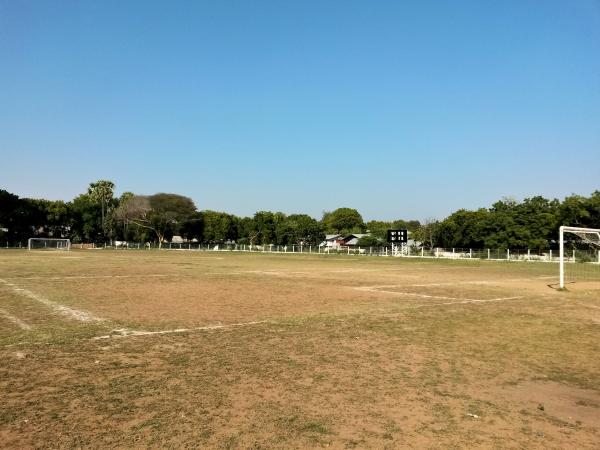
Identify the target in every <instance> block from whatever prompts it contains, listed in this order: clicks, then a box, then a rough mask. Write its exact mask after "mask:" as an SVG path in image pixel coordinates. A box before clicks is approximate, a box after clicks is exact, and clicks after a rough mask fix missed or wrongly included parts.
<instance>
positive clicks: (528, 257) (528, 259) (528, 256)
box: [527, 249, 531, 261]
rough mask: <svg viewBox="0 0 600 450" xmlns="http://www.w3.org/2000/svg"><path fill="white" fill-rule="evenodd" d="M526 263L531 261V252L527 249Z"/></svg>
mask: <svg viewBox="0 0 600 450" xmlns="http://www.w3.org/2000/svg"><path fill="white" fill-rule="evenodd" d="M527 261H531V250H530V249H527Z"/></svg>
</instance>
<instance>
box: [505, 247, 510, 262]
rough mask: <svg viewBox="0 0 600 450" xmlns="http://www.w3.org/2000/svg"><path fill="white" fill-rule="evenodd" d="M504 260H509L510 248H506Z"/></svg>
mask: <svg viewBox="0 0 600 450" xmlns="http://www.w3.org/2000/svg"><path fill="white" fill-rule="evenodd" d="M506 260H507V261H510V248H507V249H506Z"/></svg>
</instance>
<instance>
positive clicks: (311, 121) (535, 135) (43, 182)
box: [0, 0, 600, 219]
mask: <svg viewBox="0 0 600 450" xmlns="http://www.w3.org/2000/svg"><path fill="white" fill-rule="evenodd" d="M0 167H1V170H0V188H3V189H7V190H9V191H11V192H14V193H16V194H18V195H20V196H29V197H44V198H50V199H64V200H70V199H72V198H73V197H74V196H76V195H78V194H79V193H81V192H84V191H85V189H86V187H87V185H88V183H89V182H91V181H94V180H97V179H110V180H113V181H114V182H115V183H116V185H117V190H118V193H121V192H123V191H133V192H135V193H139V194H152V193H155V192H175V193H179V194H184V195H187V196H190V197H191V198H193V199H194V201H195V202H196V205H197V206H198V207H199V208H200V209H216V210H222V211H227V212H231V213H235V214H240V215H251V214H253V213H254V212H255V211H256V210H281V211H284V212H287V213H293V212H305V213H308V214H311V215H313V216H316V217H320V215H321V212H322V211H323V210H331V209H334V208H336V207H340V206H348V207H354V208H357V209H358V210H359V211H360V212H361V213H362V214H363V217H364V218H365V219H372V218H380V219H393V218H400V217H402V218H406V219H410V218H416V219H424V218H427V217H438V218H443V217H444V216H446V215H447V214H448V213H450V212H452V211H454V210H456V209H459V208H463V207H464V208H477V207H481V206H489V205H490V204H491V203H492V202H494V201H495V200H497V199H499V198H501V197H503V196H512V197H515V198H517V199H522V198H524V197H528V196H533V195H538V194H541V195H544V196H547V197H559V198H562V197H564V196H565V195H568V194H571V193H578V194H583V195H588V194H590V193H591V192H592V191H593V190H595V189H600V1H598V0H561V1H553V0H538V1H530V0H515V1H502V2H497V1H491V0H489V1H486V0H473V1H460V0H456V1H449V0H438V1H422V0H414V1H411V2H409V1H400V0H394V1H370V2H369V1H364V0H360V1H349V0H341V1H324V0H320V1H307V0H302V1H296V2H292V1H280V0H273V1H255V0H239V1H221V0H219V1H210V2H209V1H204V2H203V1H186V2H175V1H173V2H171V1H162V2H152V1H149V0H144V1H139V2H136V1H124V0H120V1H106V0H103V1H72V2H70V1H54V0H53V1H40V0H31V1H23V0H0Z"/></svg>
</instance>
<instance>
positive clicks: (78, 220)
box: [70, 194, 103, 242]
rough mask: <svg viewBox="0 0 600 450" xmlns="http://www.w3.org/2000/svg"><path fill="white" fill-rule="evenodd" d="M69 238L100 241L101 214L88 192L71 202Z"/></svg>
mask: <svg viewBox="0 0 600 450" xmlns="http://www.w3.org/2000/svg"><path fill="white" fill-rule="evenodd" d="M70 209H71V217H72V219H71V220H72V226H71V232H70V236H71V240H73V241H74V242H101V241H102V240H103V239H102V238H103V234H102V216H101V211H100V208H99V207H98V204H97V203H96V202H95V201H93V200H92V199H91V198H90V196H89V195H88V194H81V195H79V196H77V197H75V199H74V200H73V202H72V203H71V208H70Z"/></svg>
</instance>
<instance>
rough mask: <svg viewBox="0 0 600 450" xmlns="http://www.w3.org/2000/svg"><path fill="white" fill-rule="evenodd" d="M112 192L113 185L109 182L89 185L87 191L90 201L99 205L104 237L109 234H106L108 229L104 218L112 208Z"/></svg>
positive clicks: (100, 181) (97, 182)
mask: <svg viewBox="0 0 600 450" xmlns="http://www.w3.org/2000/svg"><path fill="white" fill-rule="evenodd" d="M114 192H115V184H114V183H113V182H112V181H109V180H98V181H96V182H94V183H90V186H89V187H88V191H87V193H88V195H89V197H90V199H91V200H92V201H93V202H95V203H97V204H99V205H100V211H101V227H102V234H103V235H104V237H106V236H107V235H108V234H110V233H107V230H108V228H109V227H108V226H107V225H108V224H107V220H106V218H107V216H108V212H109V210H110V208H111V206H113V202H114Z"/></svg>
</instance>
